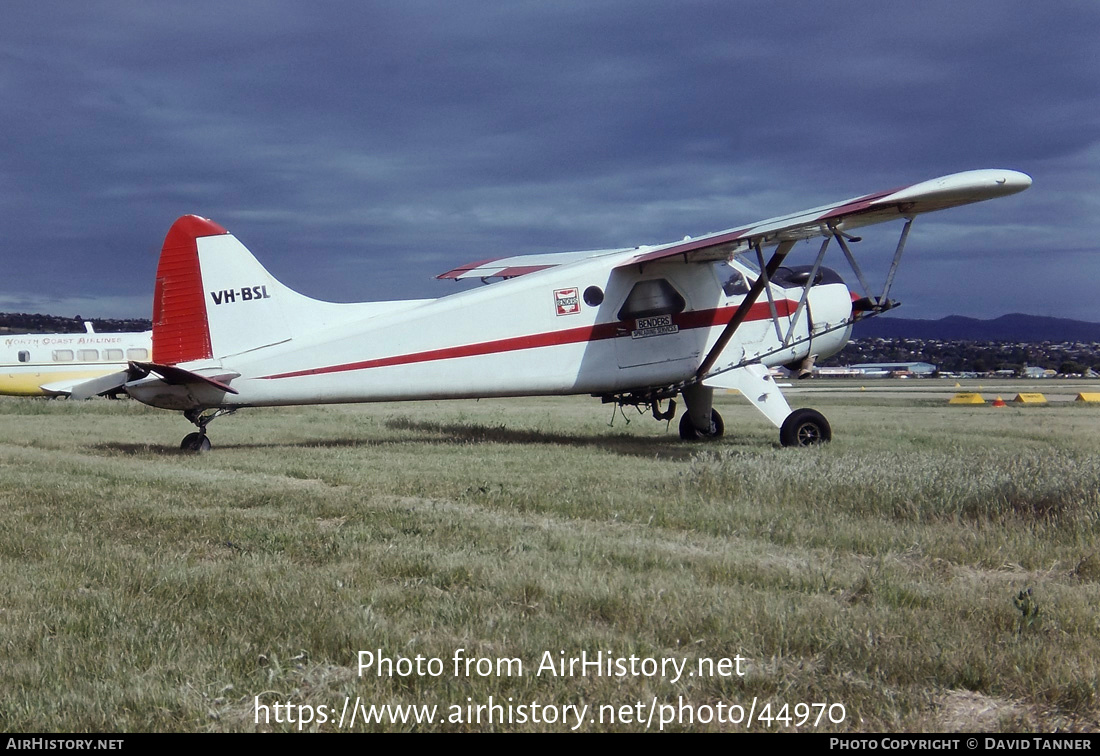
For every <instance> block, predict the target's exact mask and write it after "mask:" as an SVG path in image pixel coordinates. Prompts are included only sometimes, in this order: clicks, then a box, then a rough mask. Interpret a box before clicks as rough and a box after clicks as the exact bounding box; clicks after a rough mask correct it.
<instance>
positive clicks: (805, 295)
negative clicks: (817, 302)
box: [783, 236, 833, 346]
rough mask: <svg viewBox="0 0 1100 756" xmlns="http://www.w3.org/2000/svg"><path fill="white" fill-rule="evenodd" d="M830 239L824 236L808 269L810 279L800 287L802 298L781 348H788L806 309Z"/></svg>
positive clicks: (799, 300) (799, 299)
mask: <svg viewBox="0 0 1100 756" xmlns="http://www.w3.org/2000/svg"><path fill="white" fill-rule="evenodd" d="M832 238H833V237H831V236H826V237H825V238H824V239H823V240H822V242H821V249H819V250H818V251H817V259H815V260H814V266H813V267H812V268H810V277H809V278H807V279H806V285H805V286H803V287H802V296H801V297H799V298H798V307H796V308H795V311H794V315H793V316H792V317H791V324H790V325H789V326H788V327H787V335H786V336H785V337H784V338H783V346H790V343H791V336H793V335H794V329H795V328H797V327H798V321H799V319H801V317H802V311H803V310H804V309H806V301H807V300H808V299H809V296H810V289H811V288H813V285H814V281H815V280H817V271H818V270H820V269H821V261H822V260H824V259H825V250H826V249H828V248H829V242H830V241H832Z"/></svg>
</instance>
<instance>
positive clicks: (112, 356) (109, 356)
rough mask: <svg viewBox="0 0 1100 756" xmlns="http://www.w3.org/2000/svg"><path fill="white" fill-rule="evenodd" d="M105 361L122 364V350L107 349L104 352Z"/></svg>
mask: <svg viewBox="0 0 1100 756" xmlns="http://www.w3.org/2000/svg"><path fill="white" fill-rule="evenodd" d="M103 359H105V360H110V361H111V362H122V350H121V349H105V350H103Z"/></svg>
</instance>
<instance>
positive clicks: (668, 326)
mask: <svg viewBox="0 0 1100 756" xmlns="http://www.w3.org/2000/svg"><path fill="white" fill-rule="evenodd" d="M634 325H635V326H636V327H635V329H634V330H633V331H631V332H630V338H632V339H645V338H648V337H650V336H663V335H664V334H666V333H677V332H678V331H679V330H680V326H678V325H676V324H674V323H673V322H672V316H671V315H655V316H653V317H652V318H638V319H637V320H635V321H634Z"/></svg>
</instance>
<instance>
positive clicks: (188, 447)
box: [180, 433, 210, 454]
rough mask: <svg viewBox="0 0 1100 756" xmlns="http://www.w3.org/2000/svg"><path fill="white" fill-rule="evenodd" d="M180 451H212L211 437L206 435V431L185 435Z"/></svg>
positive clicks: (200, 452)
mask: <svg viewBox="0 0 1100 756" xmlns="http://www.w3.org/2000/svg"><path fill="white" fill-rule="evenodd" d="M180 451H187V452H197V453H199V454H202V453H203V452H208V451H210V439H209V438H207V437H206V434H205V433H188V434H187V435H186V436H184V437H183V443H181V444H180Z"/></svg>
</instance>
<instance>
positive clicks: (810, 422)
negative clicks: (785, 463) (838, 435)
mask: <svg viewBox="0 0 1100 756" xmlns="http://www.w3.org/2000/svg"><path fill="white" fill-rule="evenodd" d="M832 437H833V429H832V428H830V427H829V421H828V420H826V419H825V416H824V415H822V414H821V413H820V412H818V411H817V410H814V409H810V408H808V407H806V408H804V409H796V410H795V411H794V412H792V413H791V414H789V415H787V419H786V420H784V421H783V427H782V428H780V429H779V443H781V444H783V445H784V446H814V445H815V444H823V443H825V442H827V441H829V440H830V439H832Z"/></svg>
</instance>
